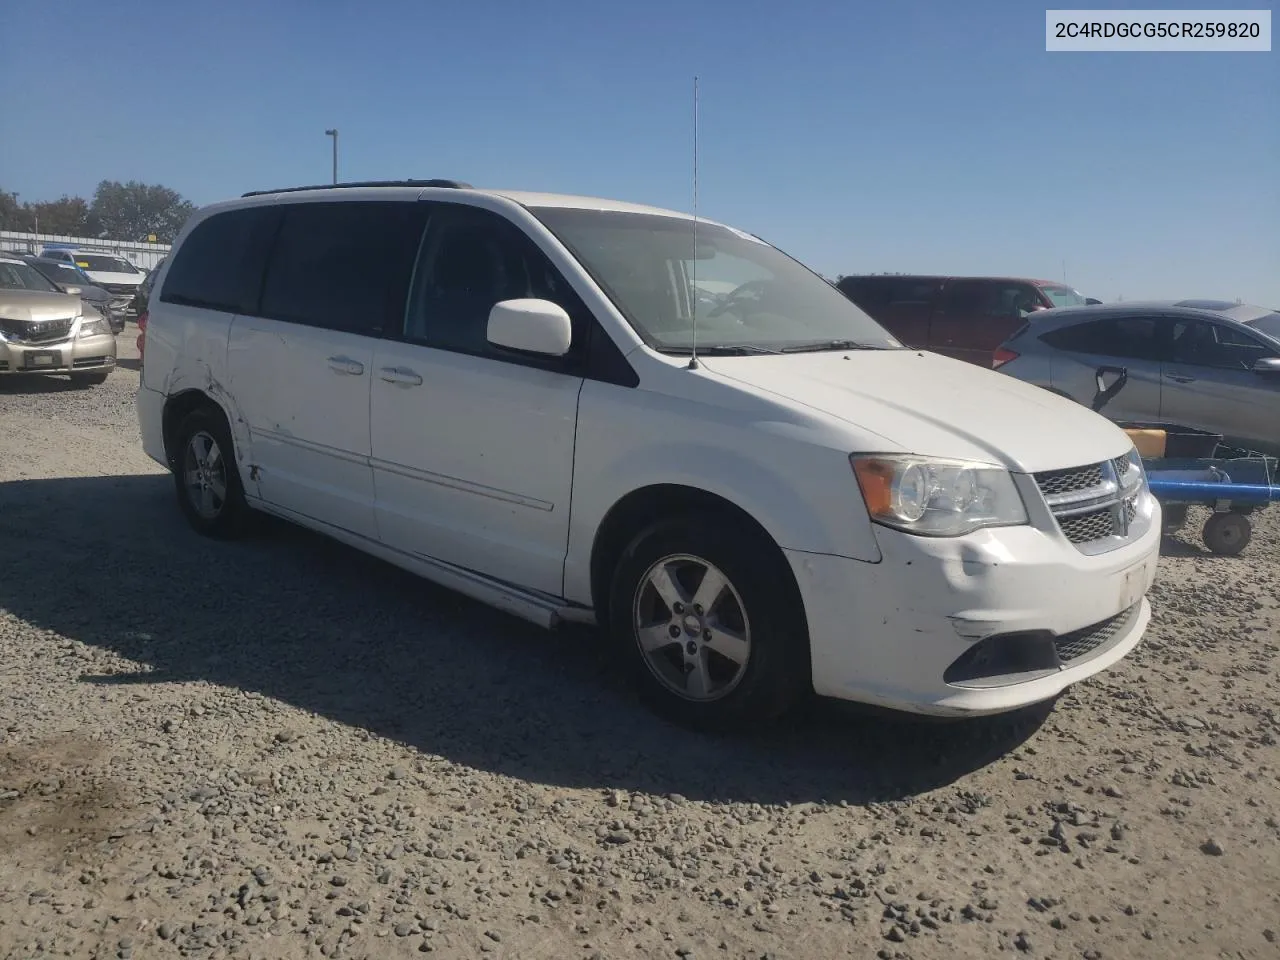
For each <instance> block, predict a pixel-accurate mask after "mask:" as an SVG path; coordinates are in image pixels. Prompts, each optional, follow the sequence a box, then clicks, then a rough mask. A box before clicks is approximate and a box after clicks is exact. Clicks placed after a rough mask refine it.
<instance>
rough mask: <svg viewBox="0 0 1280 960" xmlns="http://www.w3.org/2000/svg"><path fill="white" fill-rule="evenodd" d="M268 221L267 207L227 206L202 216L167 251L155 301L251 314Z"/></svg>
mask: <svg viewBox="0 0 1280 960" xmlns="http://www.w3.org/2000/svg"><path fill="white" fill-rule="evenodd" d="M273 223H274V212H273V211H272V210H271V209H270V208H268V207H247V208H245V209H242V210H228V211H227V212H225V213H216V214H214V215H213V216H211V217H209V218H208V219H206V220H202V221H201V222H200V223H198V224H197V225H196V226H195V228H194V229H193V230H192V231H191V233H190V234H189V235H188V236H187V238H186V240H184V241H183V242H182V246H181V247H179V248H178V251H177V252H176V253H175V254H173V264H172V265H171V266H170V267H169V273H168V275H167V276H166V277H165V280H164V287H163V288H162V289H161V291H160V302H161V303H173V304H178V305H180V306H186V307H202V308H204V309H206V310H221V311H223V312H225V313H252V312H253V309H254V306H255V303H256V301H257V297H258V287H259V285H260V284H261V282H262V267H263V258H264V249H265V243H266V240H267V239H268V235H269V232H270V230H271V227H272V225H273Z"/></svg>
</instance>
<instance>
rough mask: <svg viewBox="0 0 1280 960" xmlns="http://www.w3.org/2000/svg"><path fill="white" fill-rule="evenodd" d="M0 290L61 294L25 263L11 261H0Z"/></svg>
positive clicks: (38, 272)
mask: <svg viewBox="0 0 1280 960" xmlns="http://www.w3.org/2000/svg"><path fill="white" fill-rule="evenodd" d="M0 289H2V290H40V291H43V292H46V293H48V292H53V293H61V292H62V291H61V290H59V289H58V288H57V287H56V286H54V285H53V284H52V283H50V282H49V280H48V279H47V278H45V277H43V276H41V275H40V271H38V270H36V269H35V268H34V267H30V266H28V265H27V264H25V263H14V262H13V261H11V260H0Z"/></svg>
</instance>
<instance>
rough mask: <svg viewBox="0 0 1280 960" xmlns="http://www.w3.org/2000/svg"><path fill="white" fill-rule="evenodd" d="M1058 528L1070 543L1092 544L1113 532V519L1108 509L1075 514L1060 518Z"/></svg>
mask: <svg viewBox="0 0 1280 960" xmlns="http://www.w3.org/2000/svg"><path fill="white" fill-rule="evenodd" d="M1058 526H1059V527H1061V528H1062V533H1063V536H1065V537H1066V538H1067V539H1068V540H1070V541H1071V542H1072V543H1093V541H1095V540H1101V539H1102V538H1103V537H1109V536H1112V535H1113V534H1114V533H1115V532H1116V529H1115V526H1116V525H1115V518H1114V517H1113V516H1112V510H1111V508H1110V507H1105V508H1103V509H1102V510H1095V511H1093V512H1092V513H1077V514H1076V515H1075V516H1072V517H1060V518H1059V519H1058Z"/></svg>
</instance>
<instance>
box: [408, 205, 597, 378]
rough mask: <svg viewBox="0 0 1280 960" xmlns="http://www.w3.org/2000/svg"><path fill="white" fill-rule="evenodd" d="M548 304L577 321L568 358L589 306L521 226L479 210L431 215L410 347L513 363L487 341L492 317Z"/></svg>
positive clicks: (447, 208) (442, 209)
mask: <svg viewBox="0 0 1280 960" xmlns="http://www.w3.org/2000/svg"><path fill="white" fill-rule="evenodd" d="M524 297H531V298H536V299H540V300H550V301H551V302H553V303H557V304H559V305H560V306H561V307H563V308H564V309H565V311H566V312H567V313H568V314H569V316H570V317H571V318H572V319H573V321H574V337H573V343H572V345H571V346H570V354H571V355H576V354H578V353H579V352H580V350H581V347H582V340H583V338H584V331H585V330H586V328H587V314H586V308H585V305H584V304H583V303H582V302H581V300H579V299H578V296H577V294H575V293H574V292H573V291H572V290H571V289H570V288H569V284H568V283H567V281H565V280H564V278H563V277H561V275H560V273H559V271H557V270H556V269H555V267H554V266H552V264H551V262H550V261H549V260H548V259H547V258H546V256H545V255H544V254H543V253H542V251H541V250H539V249H538V248H537V246H536V245H535V244H534V243H533V241H532V240H530V239H529V237H528V236H526V235H525V233H524V232H523V231H522V230H520V228H518V227H517V226H516V225H515V224H513V223H511V222H510V221H509V220H507V219H506V218H504V217H501V216H499V215H498V214H495V213H492V212H490V211H488V210H481V209H479V208H477V207H466V206H460V205H440V206H438V207H436V208H435V210H434V211H433V212H432V214H431V225H430V227H429V228H428V230H427V236H426V240H425V242H424V243H423V245H422V253H421V256H420V257H419V259H418V264H417V266H416V267H415V269H414V280H413V291H412V295H411V297H410V301H409V308H408V310H407V311H406V312H405V318H404V336H405V339H407V340H412V341H415V342H417V343H423V344H426V345H428V346H432V347H438V348H440V349H443V350H456V351H458V352H460V353H470V354H477V355H486V354H487V355H492V356H499V357H501V358H502V359H511V354H510V353H507V352H505V351H501V350H499V349H497V348H495V347H493V346H491V345H490V344H489V342H488V338H487V332H488V327H489V310H490V309H491V308H492V307H493V305H494V304H495V303H498V302H500V301H502V300H514V299H519V298H524Z"/></svg>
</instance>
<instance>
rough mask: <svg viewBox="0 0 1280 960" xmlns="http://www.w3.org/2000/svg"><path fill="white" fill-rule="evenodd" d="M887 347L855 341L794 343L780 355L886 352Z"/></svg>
mask: <svg viewBox="0 0 1280 960" xmlns="http://www.w3.org/2000/svg"><path fill="white" fill-rule="evenodd" d="M887 349H888V347H882V346H878V345H877V344H873V343H860V342H859V341H857V340H815V341H814V342H813V343H796V344H792V345H791V346H789V347H783V348H782V349H781V350H780V351H779V352H780V353H816V352H817V351H819V350H887Z"/></svg>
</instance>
